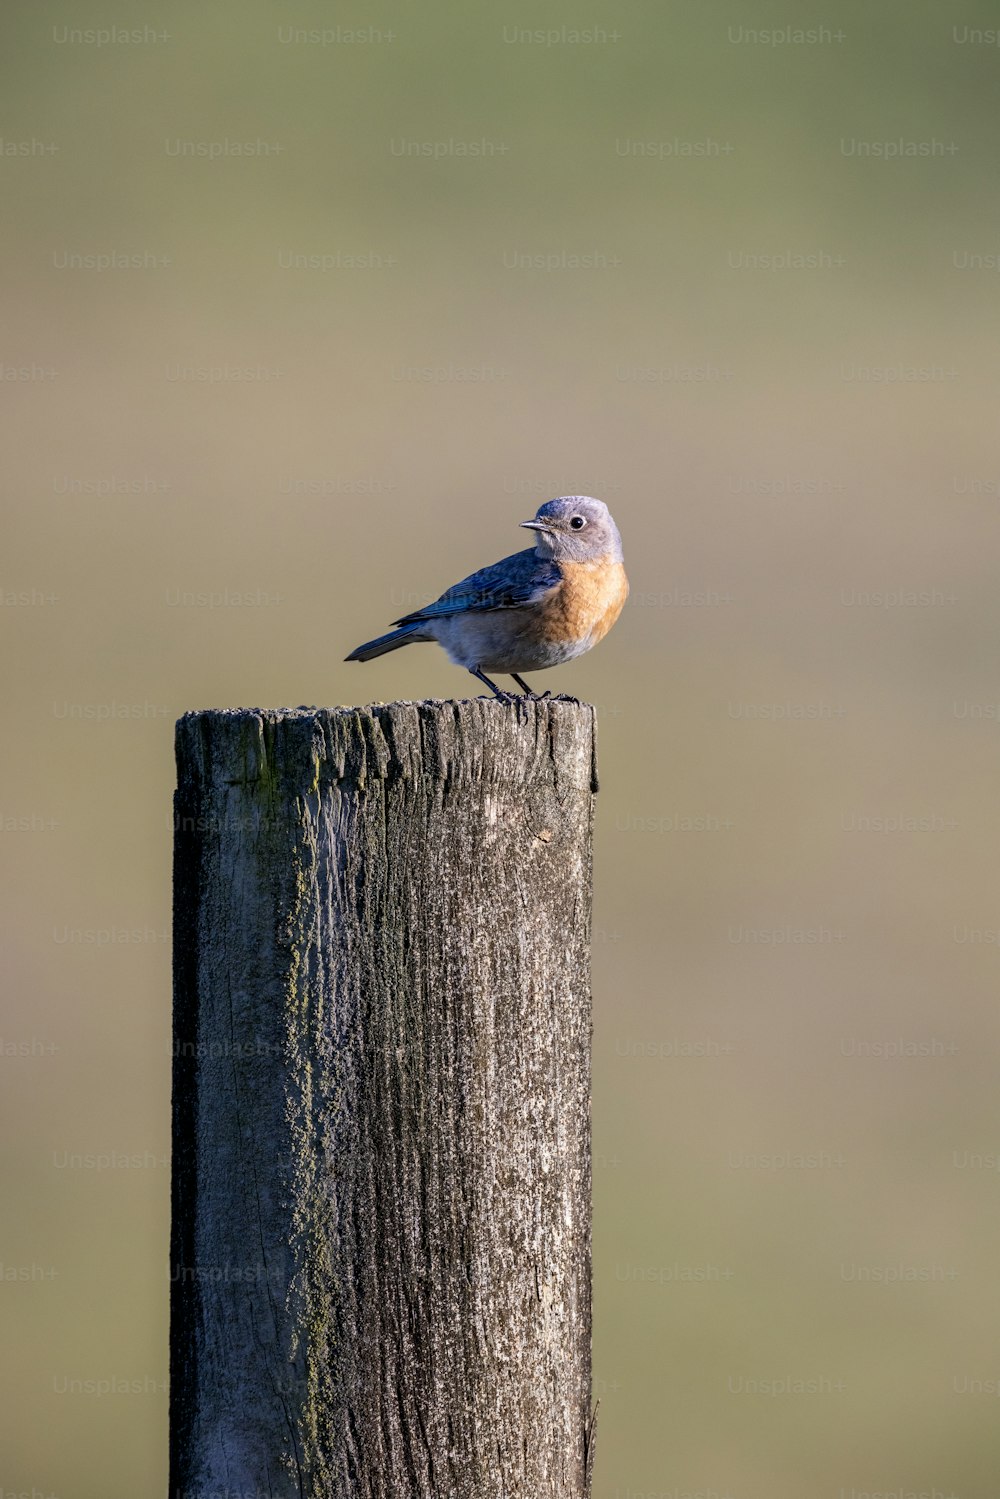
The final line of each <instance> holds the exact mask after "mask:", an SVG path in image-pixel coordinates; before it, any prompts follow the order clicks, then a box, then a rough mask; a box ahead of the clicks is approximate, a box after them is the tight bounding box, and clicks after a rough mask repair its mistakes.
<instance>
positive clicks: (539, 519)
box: [521, 494, 622, 562]
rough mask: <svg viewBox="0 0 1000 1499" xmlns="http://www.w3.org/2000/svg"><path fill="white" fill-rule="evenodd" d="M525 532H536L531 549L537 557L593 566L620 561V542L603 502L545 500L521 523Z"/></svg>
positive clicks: (572, 498) (582, 496) (580, 497)
mask: <svg viewBox="0 0 1000 1499" xmlns="http://www.w3.org/2000/svg"><path fill="white" fill-rule="evenodd" d="M521 524H522V526H525V527H527V529H528V530H529V531H537V533H538V542H537V545H536V547H535V550H536V552H538V554H539V556H541V557H554V558H555V560H556V561H557V562H596V561H597V559H598V558H599V557H606V558H608V560H609V561H612V562H620V561H621V560H622V539H621V537H620V536H619V535H618V527H617V526H616V525H615V523H614V521H613V520H612V519H611V512H610V510H609V509H608V507H607V505H605V503H604V501H603V500H594V499H591V497H590V496H589V495H586V494H565V495H562V496H561V497H560V498H559V499H558V500H546V502H545V504H544V505H540V506H539V508H538V514H537V515H536V516H535V518H534V520H526V521H522V522H521Z"/></svg>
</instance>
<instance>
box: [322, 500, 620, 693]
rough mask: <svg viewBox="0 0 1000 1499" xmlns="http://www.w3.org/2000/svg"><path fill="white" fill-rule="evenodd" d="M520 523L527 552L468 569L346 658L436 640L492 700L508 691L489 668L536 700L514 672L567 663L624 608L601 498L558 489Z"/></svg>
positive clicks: (611, 526)
mask: <svg viewBox="0 0 1000 1499" xmlns="http://www.w3.org/2000/svg"><path fill="white" fill-rule="evenodd" d="M520 524H521V526H522V527H523V528H524V529H525V530H528V531H534V532H535V535H536V537H537V540H536V542H535V545H534V547H533V548H532V547H529V548H528V549H527V550H526V551H523V552H514V553H513V554H512V555H511V556H510V557H504V558H502V559H501V561H499V562H494V563H493V564H492V565H491V566H490V567H483V568H480V570H479V571H478V572H475V573H470V574H469V576H468V577H467V578H463V579H462V581H461V582H460V583H456V584H454V585H453V587H451V588H449V589H448V590H447V591H446V592H445V593H443V594H442V595H441V597H440V598H439V599H435V601H434V602H433V603H432V604H427V605H425V606H424V607H423V608H422V609H414V610H413V612H412V613H410V614H404V615H403V616H402V618H401V619H397V620H395V621H394V623H395V625H396V628H395V629H393V630H391V631H390V632H389V634H388V635H379V636H378V637H377V639H375V640H368V641H366V642H365V644H364V645H359V646H358V647H357V649H356V650H353V651H352V652H351V654H350V655H349V656H347V657H345V660H347V661H372V660H374V658H375V657H376V656H384V655H385V654H386V652H387V651H395V650H398V649H399V648H400V646H403V645H411V644H413V643H415V642H416V641H422V640H436V641H437V642H438V644H439V645H441V646H443V647H444V649H445V651H446V652H447V654H448V659H449V660H450V661H452V662H453V663H454V665H455V666H464V667H465V668H466V670H467V671H470V672H471V673H472V675H473V676H474V677H478V679H479V681H480V682H482V683H484V684H485V686H487V687H488V688H489V689H490V691H491V692H492V693H494V695H495V696H496V697H498V698H501V699H509V698H511V697H512V696H514V694H512V693H510V692H505V691H504V690H503V689H502V688H500V687H498V686H497V684H496V682H494V681H493V680H492V679H491V678H490V677H489V676H487V672H498V673H500V674H501V675H506V676H510V677H513V679H514V681H515V682H516V683H517V685H518V687H519V688H520V689H521V692H522V693H523V694H524V696H525V697H535V696H537V694H536V693H535V692H534V691H533V689H532V688H531V687H529V686H528V684H527V682H525V681H524V678H523V677H522V676H521V673H522V672H526V671H542V670H544V669H546V668H548V667H550V666H559V665H561V663H562V662H564V661H572V660H573V658H574V657H576V656H582V655H583V653H584V651H589V650H590V648H591V646H594V645H596V644H597V642H598V641H599V640H601V639H603V637H604V636H605V635H606V634H607V633H608V631H609V630H610V629H611V626H612V625H613V624H614V622H615V620H616V619H617V618H618V616H619V614H620V613H621V611H622V609H623V608H624V605H625V600H626V598H627V597H628V579H627V578H626V576H625V565H624V562H623V560H622V542H621V537H620V535H619V534H618V527H617V526H616V525H615V523H614V521H613V519H612V518H611V512H610V511H609V510H608V507H607V505H605V504H604V502H603V500H595V499H594V498H593V497H592V496H590V495H581V494H571V495H560V496H559V497H558V498H557V499H554V500H547V501H546V502H545V504H544V505H540V506H539V508H538V511H537V513H536V515H535V518H534V520H526V521H521V522H520ZM543 695H544V696H546V697H547V696H549V694H548V693H545V694H543Z"/></svg>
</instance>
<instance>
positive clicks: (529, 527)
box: [521, 520, 552, 532]
mask: <svg viewBox="0 0 1000 1499" xmlns="http://www.w3.org/2000/svg"><path fill="white" fill-rule="evenodd" d="M521 529H522V530H523V531H548V532H551V530H552V527H551V526H547V525H546V524H545V522H544V521H543V520H523V521H522V522H521Z"/></svg>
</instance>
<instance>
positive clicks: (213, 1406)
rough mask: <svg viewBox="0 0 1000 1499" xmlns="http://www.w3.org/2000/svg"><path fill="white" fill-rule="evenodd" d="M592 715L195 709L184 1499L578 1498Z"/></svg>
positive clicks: (177, 1046) (585, 1336)
mask: <svg viewBox="0 0 1000 1499" xmlns="http://www.w3.org/2000/svg"><path fill="white" fill-rule="evenodd" d="M594 733H595V729H594V711H593V709H592V708H590V707H588V706H585V705H581V704H578V703H575V702H573V701H568V700H559V699H556V700H547V701H531V700H528V701H525V702H524V703H523V704H520V705H512V704H509V703H501V702H492V701H487V700H481V699H477V700H474V701H466V702H459V703H455V702H437V701H431V702H423V703H394V704H391V705H389V706H376V707H371V708H365V709H331V710H317V709H298V710H291V709H288V710H279V711H274V712H265V711H257V710H232V711H218V712H204V713H194V714H188V715H186V716H185V717H184V718H182V719H181V720H180V722H179V723H178V726H177V762H178V791H177V795H176V802H175V808H176V843H175V1020H174V1051H175V1062H174V1103H173V1108H174V1125H173V1128H174V1167H173V1232H172V1246H171V1256H172V1290H171V1297H172V1299H171V1489H170V1492H171V1499H195V1496H203V1499H208V1496H209V1495H211V1494H218V1493H220V1492H222V1493H224V1492H240V1493H242V1492H247V1493H250V1492H252V1493H259V1494H261V1495H274V1496H282V1499H284V1496H289V1499H291V1496H297V1499H305V1496H309V1499H333V1496H336V1499H348V1496H351V1499H353V1496H359V1499H361V1496H364V1499H375V1496H378V1499H390V1496H391V1499H411V1496H413V1499H416V1496H421V1499H581V1496H585V1495H586V1494H587V1493H588V1492H589V1475H588V1473H587V1471H586V1470H587V1468H588V1467H589V1464H588V1463H587V1454H586V1450H585V1448H586V1442H587V1436H586V1433H587V1431H588V1426H589V1422H590V1325H591V1324H590V1119H589V1111H590V1033H591V1021H590V975H589V935H590V904H591V830H592V814H593V792H594V790H595V789H596V780H595V760H594Z"/></svg>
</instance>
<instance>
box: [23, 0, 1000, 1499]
mask: <svg viewBox="0 0 1000 1499" xmlns="http://www.w3.org/2000/svg"><path fill="white" fill-rule="evenodd" d="M996 24H997V17H996V12H995V7H991V6H988V5H986V4H983V3H978V4H977V3H969V4H964V5H962V6H961V7H947V8H945V7H942V6H940V5H934V4H931V3H928V0H918V3H908V4H902V3H899V0H890V3H887V4H885V5H882V6H880V7H878V8H877V10H873V9H872V8H871V7H870V6H867V5H861V4H859V3H856V0H851V3H846V4H845V3H841V4H839V5H837V6H836V7H835V8H834V7H830V8H829V9H828V10H826V11H824V10H823V9H822V8H819V9H815V10H810V12H809V14H808V16H803V15H802V14H800V13H799V12H797V11H796V10H795V9H794V8H793V7H789V6H784V7H777V6H771V5H761V6H759V7H756V8H754V9H753V11H752V12H750V11H748V10H747V8H746V7H745V6H737V5H736V4H735V3H732V4H718V3H708V4H704V3H702V4H695V3H693V0H686V3H684V4H683V5H674V6H670V7H662V6H657V5H654V4H652V3H646V4H641V3H637V0H625V3H619V4H617V5H616V6H615V7H614V8H611V7H602V6H601V5H599V4H598V3H597V0H586V3H585V4H583V5H581V6H579V7H577V8H574V9H572V10H571V9H570V8H569V7H567V6H565V5H560V4H556V3H554V0H553V3H551V4H546V5H545V6H544V7H534V8H531V7H528V6H520V7H516V8H511V9H509V10H507V9H504V10H489V9H487V8H486V7H484V6H474V7H461V6H458V5H445V4H435V3H431V4H426V5H422V6H417V5H416V4H412V3H407V0H399V3H396V4H385V5H383V4H380V3H378V0H371V3H370V4H367V5H363V4H360V3H358V4H345V5H344V6H343V7H334V6H329V5H316V4H313V5H310V4H306V3H302V4H298V3H282V4H263V3H260V0H244V3H243V4H241V5H239V6H238V7H237V6H236V5H233V4H228V5H222V6H216V7H213V8H208V7H205V6H197V5H194V4H192V3H181V0H175V3H172V4H169V5H164V6H161V7H158V8H156V9H155V10H153V9H150V10H149V12H148V14H147V13H144V12H143V10H142V9H141V8H137V7H133V6H127V5H124V4H119V5H117V6H115V5H112V4H106V3H102V4H101V5H100V6H98V7H94V8H91V7H88V6H84V5H81V4H80V3H79V0H77V3H76V4H74V5H70V4H49V3H37V4H36V3H32V4H26V3H21V4H17V3H14V4H9V5H8V6H7V7H6V8H5V13H4V19H3V27H4V30H5V32H6V37H5V41H4V46H3V62H2V70H3V95H2V97H3V104H2V108H0V134H2V151H0V178H2V183H3V201H4V205H5V211H4V214H3V227H2V230H0V233H2V235H3V241H4V244H3V266H4V275H3V283H2V292H0V295H2V298H3V303H4V323H5V329H6V332H5V337H4V339H3V346H2V351H0V361H2V367H0V375H2V378H0V403H2V406H3V409H4V412H5V415H6V418H7V432H8V438H7V443H6V454H5V469H6V477H5V481H4V482H5V491H6V500H7V503H6V506H5V528H4V543H3V550H2V577H0V587H2V592H3V605H4V609H3V613H2V623H3V628H4V636H5V642H4V645H5V648H4V652H3V701H4V705H5V712H4V714H3V721H2V734H3V748H4V753H5V763H6V767H7V769H6V774H5V777H4V781H5V787H4V793H3V805H2V808H0V814H2V829H0V830H2V838H0V854H2V857H3V864H4V873H5V876H6V879H5V888H6V900H5V903H4V905H5V914H4V918H3V922H4V938H5V942H4V947H5V951H6V958H5V968H6V972H5V979H6V985H5V987H6V1002H5V1008H4V1019H3V1046H2V1054H0V1063H2V1068H3V1083H4V1086H3V1090H2V1096H3V1100H4V1104H3V1106H4V1124H3V1133H4V1155H3V1163H4V1164H3V1183H2V1195H3V1201H4V1207H5V1213H4V1228H3V1231H2V1241H0V1251H2V1262H3V1274H2V1280H0V1296H2V1298H3V1309H4V1326H5V1346H6V1347H7V1350H8V1352H7V1356H6V1357H5V1358H4V1360H3V1364H2V1374H0V1391H2V1398H0V1425H2V1427H3V1431H2V1432H0V1452H2V1459H0V1490H2V1492H3V1493H4V1494H10V1493H12V1492H13V1493H22V1492H24V1493H26V1494H28V1495H34V1494H38V1495H46V1496H55V1499H71V1496H72V1499H98V1496H99V1499H136V1496H139V1495H146V1494H149V1495H154V1494H160V1493H162V1492H163V1491H164V1488H165V1484H166V1461H165V1458H166V1418H167V1399H166V1387H165V1380H166V1371H167V1347H166V1338H167V1295H168V1272H167V1232H168V1180H169V1167H168V1155H169V1144H170V1141H169V1085H170V988H169V985H170V968H169V940H168V939H169V873H170V848H171V807H170V796H171V789H172V779H173V763H172V725H173V720H174V718H175V717H176V716H178V715H179V714H180V713H182V712H183V711H185V710H187V709H191V708H201V707H208V706H226V705H237V704H243V705H269V706H276V705H280V704H297V703H331V704H332V703H352V702H365V701H371V700H375V699H380V700H391V699H392V698H395V697H411V698H412V697H422V696H465V695H469V694H470V690H471V689H472V684H471V681H470V679H468V678H466V677H464V676H462V675H461V674H460V673H459V672H458V671H457V669H456V668H454V667H452V666H450V665H449V664H448V662H447V660H446V659H445V657H444V655H443V654H442V653H441V652H439V651H437V650H435V649H433V648H431V647H423V648H421V649H419V650H413V651H405V652H401V653H399V654H398V655H394V656H391V657H388V658H386V659H385V660H382V661H377V662H374V663H372V664H371V665H368V666H365V667H358V666H353V665H352V666H345V665H343V664H342V661H341V658H342V657H343V656H344V655H345V654H346V653H347V651H348V650H349V649H350V648H351V647H353V646H354V645H356V644H357V643H358V642H359V641H361V640H364V639H368V638H369V637H371V636H373V635H375V634H377V633H379V632H380V631H381V630H382V629H383V628H384V626H385V625H386V623H387V621H389V620H390V619H392V618H394V617H396V616H397V615H399V614H401V613H403V612H404V611H405V609H407V608H409V607H412V606H413V604H414V603H415V602H419V601H420V600H422V599H424V598H427V597H430V596H433V595H436V594H437V593H438V592H439V591H440V590H441V589H442V588H444V587H445V586H447V585H448V584H450V583H452V582H453V581H454V580H455V579H457V578H459V577H461V576H462V575H463V574H465V573H466V572H467V571H469V570H471V569H472V568H474V567H476V566H479V565H481V564H483V563H485V562H488V561H491V560H493V559H495V558H497V557H500V556H502V555H504V554H505V553H507V552H509V551H513V550H515V549H516V548H517V547H518V546H520V545H522V544H524V533H523V532H518V531H517V530H516V522H518V521H520V520H522V519H524V518H526V517H527V516H528V515H530V514H532V513H533V512H534V509H535V507H536V506H537V504H538V503H539V502H541V501H542V500H544V499H547V498H549V497H551V496H552V495H556V494H561V493H567V492H569V493H572V492H584V493H592V494H597V495H599V496H601V497H602V498H604V499H605V500H607V502H608V503H609V504H610V506H611V508H612V510H613V512H614V514H615V516H616V519H617V520H618V523H619V525H620V528H621V531H622V533H623V537H624V542H625V555H626V563H627V565H628V569H629V573H630V576H631V579H632V588H633V594H632V600H631V603H630V605H629V607H628V608H627V610H626V612H625V614H624V615H623V617H622V619H621V621H620V622H619V624H618V625H617V627H616V629H615V630H614V632H613V634H612V635H611V636H610V637H609V638H608V640H607V641H606V642H604V643H603V644H602V645H601V646H600V648H599V649H598V650H597V651H595V652H594V653H593V654H592V655H589V656H587V657H586V658H584V659H583V660H581V661H579V662H577V663H574V664H572V665H570V666H568V667H565V668H563V669H561V670H560V671H558V672H553V673H550V674H549V677H548V678H547V679H544V680H543V679H540V678H536V684H537V685H538V686H539V687H542V686H551V687H552V688H553V689H554V690H556V691H560V690H561V691H567V692H572V693H575V694H577V695H579V696H580V697H584V698H588V699H590V700H591V701H593V702H595V703H596V704H597V705H598V707H599V710H600V721H601V729H600V732H601V768H602V791H601V794H600V797H599V799H598V801H599V807H598V828H597V845H596V858H597V892H596V909H595V926H596V935H595V1011H596V1019H595V1041H594V1070H595V1088H594V1149H595V1243H594V1270H595V1308H596V1328H595V1382H596V1393H597V1394H599V1396H600V1398H601V1415H600V1426H599V1443H598V1455H597V1476H596V1480H595V1494H596V1495H597V1496H598V1499H649V1496H658V1499H683V1496H685V1495H690V1494H696V1495H700V1496H702V1499H711V1496H713V1495H715V1496H717V1499H723V1496H730V1499H801V1496H803V1495H809V1496H826V1495H829V1496H836V1499H859V1496H862V1495H865V1494H869V1493H871V1492H883V1493H884V1492H886V1491H888V1492H889V1493H891V1494H893V1495H903V1494H907V1493H909V1494H926V1495H933V1496H934V1499H939V1496H945V1495H951V1496H954V1499H993V1496H994V1495H995V1494H996V1490H997V1476H996V1475H997V1438H996V1420H997V1416H996V1411H997V1390H998V1389H1000V1359H998V1355H997V1346H998V1328H1000V1286H998V1277H997V1273H996V1269H995V1265H994V1268H993V1269H991V1268H990V1267H991V1265H993V1264H994V1261H995V1256H996V1248H995V1246H996V1241H997V1235H998V1233H1000V1209H998V1200H997V1199H998V1176H997V1165H998V1162H1000V1127H998V1125H1000V1113H998V1109H997V1104H996V1071H997V1051H998V1044H1000V1016H998V1006H997V996H998V982H997V968H998V962H1000V959H998V951H1000V945H998V944H1000V910H998V904H997V873H998V859H997V841H998V831H1000V829H998V819H1000V798H998V795H997V759H998V752H997V735H998V733H1000V725H998V721H1000V707H998V704H1000V683H998V676H997V668H996V656H997V646H998V627H1000V607H998V604H997V587H996V577H997V555H998V541H1000V523H998V514H997V512H998V505H1000V454H998V445H997V422H996V409H997V406H996V399H997V386H998V353H997V350H998V341H997V315H996V314H997V300H998V298H997V288H998V285H1000V282H998V275H997V270H996V267H997V265H998V264H1000V235H998V220H1000V201H998V197H997V191H996V188H997V175H996V131H997V125H996V121H997V103H998V96H1000V81H998V80H1000V48H998V47H997V46H996V45H994V43H995V40H996V35H995V31H991V30H990V28H991V27H995V26H996ZM795 27H802V28H810V30H809V32H807V34H805V35H802V34H796V33H795V32H794V30H792V31H791V32H789V31H788V29H787V28H795ZM115 28H118V30H117V31H116V30H115ZM782 28H785V30H782ZM109 31H110V36H109V35H108V33H109ZM539 32H541V33H542V34H541V36H539V35H537V34H536V33H539ZM248 148H249V149H248ZM109 1386H110V1389H109V1388H108V1387H109Z"/></svg>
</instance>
